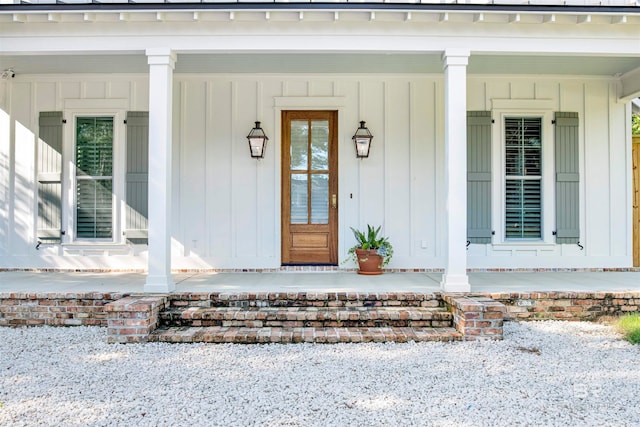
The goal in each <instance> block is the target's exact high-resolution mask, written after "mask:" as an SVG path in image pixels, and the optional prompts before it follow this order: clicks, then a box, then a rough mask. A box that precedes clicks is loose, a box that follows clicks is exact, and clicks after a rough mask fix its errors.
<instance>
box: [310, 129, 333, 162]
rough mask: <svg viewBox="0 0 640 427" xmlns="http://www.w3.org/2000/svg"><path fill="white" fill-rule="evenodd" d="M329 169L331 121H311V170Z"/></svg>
mask: <svg viewBox="0 0 640 427" xmlns="http://www.w3.org/2000/svg"><path fill="white" fill-rule="evenodd" d="M328 169H329V121H328V120H313V121H311V170H315V171H318V170H323V171H325V170H328Z"/></svg>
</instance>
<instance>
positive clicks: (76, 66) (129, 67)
mask: <svg viewBox="0 0 640 427" xmlns="http://www.w3.org/2000/svg"><path fill="white" fill-rule="evenodd" d="M6 68H12V69H13V70H14V72H15V73H16V75H20V74H72V73H147V72H148V70H149V68H148V65H147V58H146V56H145V55H144V54H142V53H140V54H100V55H96V54H89V55H86V54H83V55H79V54H78V55H33V56H32V55H5V56H2V55H0V69H2V70H4V69H6ZM636 69H640V58H638V57H635V58H634V57H587V56H537V55H486V54H483V55H473V54H472V56H471V58H470V60H469V68H468V72H469V74H548V75H587V76H590V75H591V76H620V75H623V74H625V73H629V72H631V71H633V70H636ZM441 72H442V62H441V58H440V55H438V54H425V53H420V54H412V53H390V54H387V53H362V54H359V53H356V54H346V53H314V54H312V53H272V54H269V53H256V54H248V53H224V54H203V53H199V54H179V55H178V61H177V64H176V73H312V74H323V73H357V74H365V73H433V74H439V73H441Z"/></svg>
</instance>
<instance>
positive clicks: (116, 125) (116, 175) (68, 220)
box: [62, 108, 126, 246]
mask: <svg viewBox="0 0 640 427" xmlns="http://www.w3.org/2000/svg"><path fill="white" fill-rule="evenodd" d="M125 115H126V111H125V110H120V109H117V110H116V109H106V108H105V109H97V108H96V109H93V108H85V109H77V110H76V109H73V110H65V112H64V117H65V118H66V120H67V124H66V125H65V134H64V141H68V142H69V143H67V144H65V145H64V148H63V162H64V164H65V169H66V171H65V172H64V177H63V183H62V185H63V192H62V193H63V194H62V217H63V224H66V226H65V231H66V234H65V235H64V236H62V243H63V244H67V245H72V244H79V245H92V246H94V245H100V244H122V243H124V238H123V236H122V223H123V219H122V211H123V210H122V206H121V205H122V203H124V202H123V200H124V196H125V183H124V176H125V171H124V168H125V152H126V150H125V138H126V129H125V125H124V118H125ZM80 117H113V177H112V179H113V181H112V186H113V197H112V203H113V205H112V206H113V211H112V215H113V217H112V220H113V223H112V227H113V229H112V231H113V234H112V238H111V239H104V238H97V239H86V238H78V237H77V236H76V203H77V200H76V196H77V194H76V192H77V190H76V186H77V182H76V167H75V157H76V122H77V119H78V118H80Z"/></svg>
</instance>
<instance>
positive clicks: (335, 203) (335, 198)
mask: <svg viewBox="0 0 640 427" xmlns="http://www.w3.org/2000/svg"><path fill="white" fill-rule="evenodd" d="M331 207H332V208H333V209H338V196H337V195H336V194H332V195H331Z"/></svg>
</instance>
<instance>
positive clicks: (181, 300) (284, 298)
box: [168, 292, 444, 308]
mask: <svg viewBox="0 0 640 427" xmlns="http://www.w3.org/2000/svg"><path fill="white" fill-rule="evenodd" d="M168 306H169V307H170V308H174V307H242V308H250V307H381V306H382V307H387V306H389V307H444V302H443V301H442V297H441V294H439V293H415V292H397V293H394V292H257V293H248V292H238V293H222V292H213V293H197V292H196V293H181V294H172V295H170V296H169V300H168Z"/></svg>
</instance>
